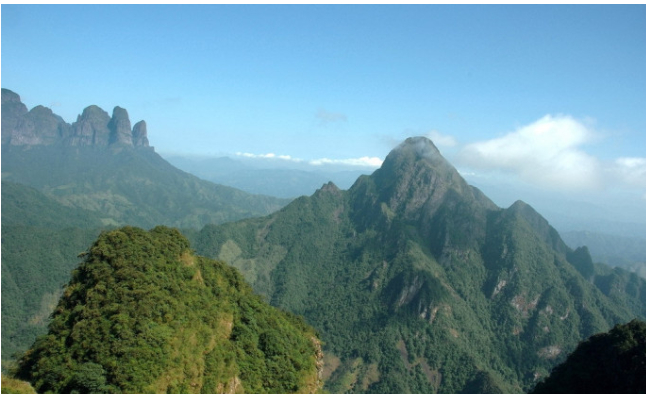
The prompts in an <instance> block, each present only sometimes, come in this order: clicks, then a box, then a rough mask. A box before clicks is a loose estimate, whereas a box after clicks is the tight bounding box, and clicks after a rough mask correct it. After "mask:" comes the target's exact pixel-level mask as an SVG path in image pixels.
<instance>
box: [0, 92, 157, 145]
mask: <svg viewBox="0 0 646 394" xmlns="http://www.w3.org/2000/svg"><path fill="white" fill-rule="evenodd" d="M5 111H6V113H5ZM2 144H3V145H4V144H8V145H57V144H59V145H67V146H113V145H115V146H132V147H142V148H149V147H150V145H149V143H148V138H147V131H146V123H145V122H144V121H140V122H138V123H137V124H136V125H135V128H131V127H130V118H129V117H128V111H126V110H125V109H123V108H121V107H118V106H117V107H114V110H113V112H112V117H110V116H109V115H108V113H107V112H105V111H104V110H102V109H101V108H99V107H97V106H96V105H91V106H89V107H87V108H85V109H84V110H83V113H82V114H81V115H79V116H78V117H77V119H76V122H74V123H72V124H71V125H70V124H67V123H65V121H64V120H63V119H62V118H61V117H60V116H58V115H55V114H54V113H53V112H52V110H51V109H49V108H45V107H43V106H41V105H39V106H36V107H34V108H32V109H31V110H30V111H27V107H26V106H25V105H24V104H23V103H22V102H21V101H20V96H19V95H18V94H16V93H14V92H12V91H11V90H8V89H2Z"/></svg>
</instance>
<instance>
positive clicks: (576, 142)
mask: <svg viewBox="0 0 646 394" xmlns="http://www.w3.org/2000/svg"><path fill="white" fill-rule="evenodd" d="M594 137H595V134H594V132H593V131H592V130H590V129H589V128H588V127H587V126H586V125H585V124H583V122H581V121H579V120H576V119H574V118H572V117H570V116H564V115H559V116H551V115H546V116H544V117H543V118H541V119H539V120H537V121H536V122H534V123H531V124H529V125H527V126H522V127H520V128H518V129H517V130H515V131H513V132H510V133H508V134H506V135H504V136H502V137H500V138H495V139H491V140H487V141H482V142H477V143H473V144H469V145H467V146H466V147H465V148H464V149H463V150H462V151H461V152H460V154H459V161H460V162H461V163H463V164H465V165H467V166H470V167H472V168H478V169H499V170H504V171H508V172H512V173H515V174H517V175H518V176H519V177H520V178H521V179H523V180H525V181H528V182H530V183H534V184H538V185H541V186H548V187H554V188H566V189H595V188H598V187H600V186H601V185H602V183H603V179H602V178H603V177H602V176H601V164H600V162H599V160H598V159H596V158H595V157H593V156H591V155H589V154H587V153H586V152H584V151H583V150H582V149H581V146H582V145H584V144H585V143H588V142H590V141H591V140H592V139H593V138H594Z"/></svg>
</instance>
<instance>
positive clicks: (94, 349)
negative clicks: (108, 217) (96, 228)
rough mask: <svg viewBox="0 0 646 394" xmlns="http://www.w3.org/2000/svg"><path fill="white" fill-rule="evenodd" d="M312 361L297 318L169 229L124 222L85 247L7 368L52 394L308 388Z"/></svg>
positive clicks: (309, 338) (310, 337) (312, 344)
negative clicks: (42, 325) (29, 341)
mask: <svg viewBox="0 0 646 394" xmlns="http://www.w3.org/2000/svg"><path fill="white" fill-rule="evenodd" d="M319 356H320V350H319V349H318V340H317V338H316V334H315V332H314V331H313V330H312V329H311V328H309V327H308V326H307V325H306V324H305V323H304V322H303V321H302V320H301V319H300V318H298V317H295V316H293V315H290V314H285V313H283V312H280V311H278V310H276V309H274V308H272V307H270V306H269V305H267V304H265V303H264V302H263V301H262V300H261V299H260V298H259V297H258V296H256V295H254V294H253V292H252V290H251V288H250V287H249V286H248V285H247V284H246V282H245V281H244V279H243V278H242V276H241V275H240V274H239V273H238V272H237V271H236V270H235V269H233V268H231V267H229V266H227V265H226V264H224V263H222V262H218V261H213V260H210V259H206V258H203V257H199V256H196V255H194V254H193V253H192V252H191V250H190V248H189V243H188V241H187V240H186V238H184V237H183V236H181V235H180V234H179V232H178V231H177V230H173V229H169V228H166V227H155V228H154V229H152V230H150V231H148V232H146V231H144V230H141V229H138V228H134V227H124V228H121V229H118V230H113V231H109V232H105V233H103V234H101V236H100V237H99V238H98V240H97V241H96V242H95V243H94V244H93V245H92V247H91V248H90V249H89V251H88V253H87V255H86V256H85V259H84V261H83V263H82V264H81V265H80V266H79V267H78V268H77V269H76V270H74V272H73V275H72V279H71V280H70V282H69V284H68V285H67V286H66V288H65V291H64V294H63V296H62V298H61V299H60V301H59V303H58V306H57V307H56V309H55V311H54V314H53V316H52V321H51V322H50V324H49V332H48V333H47V335H44V336H42V337H39V338H38V340H37V341H36V343H35V344H34V345H33V347H32V348H31V349H30V350H29V351H28V352H27V353H26V354H25V355H24V356H23V357H22V358H21V359H20V360H19V365H18V370H17V374H16V375H17V377H19V378H21V379H23V380H27V381H29V382H31V383H32V384H33V386H34V387H35V388H36V390H37V391H38V392H54V393H71V392H78V393H117V392H123V393H147V392H166V393H212V392H224V391H225V390H226V391H227V392H239V391H240V392H241V391H242V390H244V391H245V392H253V393H264V392H267V393H289V392H303V393H305V392H314V391H316V390H317V388H318V387H317V386H318V377H317V374H318V370H317V362H318V358H319ZM239 386H240V387H239Z"/></svg>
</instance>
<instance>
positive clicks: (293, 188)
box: [165, 155, 372, 198]
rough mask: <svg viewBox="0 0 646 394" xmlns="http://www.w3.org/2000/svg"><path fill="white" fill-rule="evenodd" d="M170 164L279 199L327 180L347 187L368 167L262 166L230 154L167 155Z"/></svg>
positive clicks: (309, 190) (305, 193)
mask: <svg viewBox="0 0 646 394" xmlns="http://www.w3.org/2000/svg"><path fill="white" fill-rule="evenodd" d="M165 158H166V160H168V162H169V163H171V164H173V165H174V166H176V167H177V168H179V169H181V170H184V171H186V172H189V173H191V174H193V175H196V176H198V177H200V178H202V179H205V180H207V181H211V182H215V183H219V184H222V185H227V186H231V187H235V188H238V189H240V190H244V191H246V192H248V193H254V194H265V195H269V196H274V197H280V198H296V197H300V196H309V195H312V194H313V193H314V192H315V191H316V189H318V188H319V187H321V185H323V184H325V183H327V182H334V184H336V185H337V186H339V187H340V188H342V189H349V188H350V186H352V184H353V183H354V182H355V181H356V180H357V178H358V177H359V176H361V175H364V174H370V173H371V172H372V171H368V170H332V171H324V170H316V171H315V170H304V169H295V168H263V167H259V166H252V165H248V164H246V163H244V162H243V161H241V160H236V159H232V158H230V157H191V156H176V155H174V156H173V155H168V156H166V157H165Z"/></svg>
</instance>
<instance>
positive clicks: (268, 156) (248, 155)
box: [236, 152, 303, 163]
mask: <svg viewBox="0 0 646 394" xmlns="http://www.w3.org/2000/svg"><path fill="white" fill-rule="evenodd" d="M236 156H241V157H245V158H247V159H279V160H285V161H293V162H296V163H300V162H302V161H303V160H301V159H297V158H295V157H291V156H289V155H277V154H275V153H261V154H255V153H245V152H236Z"/></svg>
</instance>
